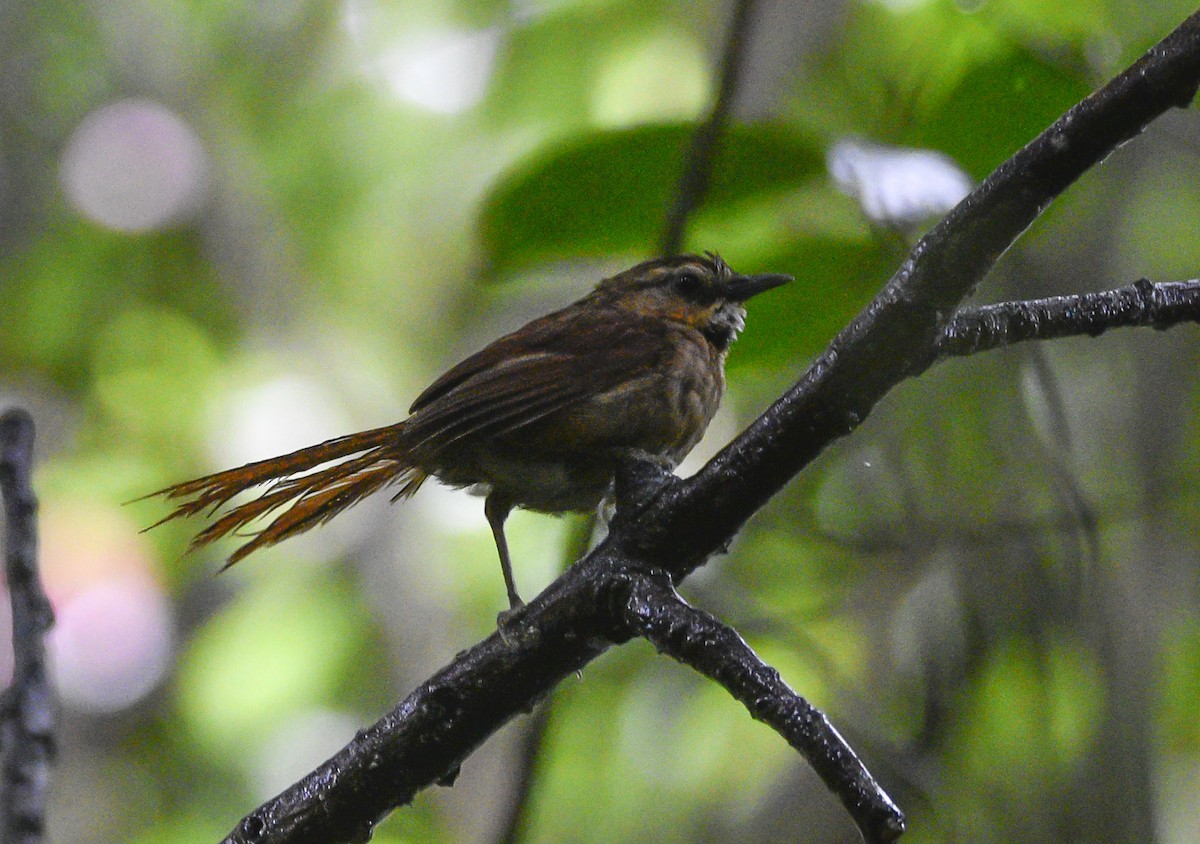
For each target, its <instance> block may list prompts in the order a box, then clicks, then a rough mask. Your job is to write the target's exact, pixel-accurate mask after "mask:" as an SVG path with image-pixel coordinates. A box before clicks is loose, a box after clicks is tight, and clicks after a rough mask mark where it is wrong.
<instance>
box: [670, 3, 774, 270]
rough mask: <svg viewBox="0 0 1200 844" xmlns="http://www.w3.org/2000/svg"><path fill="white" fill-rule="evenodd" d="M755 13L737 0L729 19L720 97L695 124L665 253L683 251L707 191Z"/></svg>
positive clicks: (676, 194)
mask: <svg viewBox="0 0 1200 844" xmlns="http://www.w3.org/2000/svg"><path fill="white" fill-rule="evenodd" d="M753 16H754V0H737V1H736V2H735V3H734V7H733V20H731V21H730V23H729V36H728V37H727V38H726V39H725V51H724V54H723V55H722V56H721V70H720V80H721V81H720V83H719V85H720V87H719V88H718V89H717V99H716V101H715V102H714V103H713V108H712V112H711V113H710V114H709V115H708V119H707V120H705V121H704V122H703V123H701V124H700V125H699V126H698V127H696V131H695V132H694V133H693V134H692V145H691V147H689V148H688V153H687V157H686V158H685V159H684V164H683V174H682V175H681V176H680V177H679V186H678V187H677V188H676V190H675V203H674V204H673V205H672V206H671V210H670V211H669V212H668V214H667V227H666V230H665V231H664V232H663V239H662V254H663V255H675V254H678V253H679V252H680V251H682V249H683V235H684V232H685V231H686V229H687V222H688V218H689V217H691V215H692V212H693V211H695V210H696V209H697V208H699V207H700V204H701V203H702V202H704V197H705V196H706V195H707V194H708V183H709V178H710V177H711V176H712V165H713V159H714V158H715V156H716V152H717V143H718V141H720V139H721V135H722V134H723V133H724V131H725V125H726V124H727V123H728V122H729V111H730V109H731V108H732V107H733V97H734V94H736V93H737V87H738V81H739V80H740V79H741V76H742V68H743V67H744V66H745V57H746V43H745V42H746V33H747V32H748V31H749V29H750V21H751V19H752V18H753Z"/></svg>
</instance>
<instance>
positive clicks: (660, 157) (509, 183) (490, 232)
mask: <svg viewBox="0 0 1200 844" xmlns="http://www.w3.org/2000/svg"><path fill="white" fill-rule="evenodd" d="M693 131H694V128H693V127H692V126H689V125H681V124H676V125H655V126H640V127H637V128H634V129H626V130H620V131H611V132H599V133H592V134H588V135H585V136H583V137H581V138H575V139H572V140H571V141H568V142H567V143H565V144H561V145H558V146H555V147H552V148H551V149H548V150H545V151H543V152H541V153H538V154H536V155H535V156H533V157H532V158H530V159H529V160H527V161H526V162H524V164H522V165H521V166H519V167H518V168H517V169H515V170H514V171H513V172H511V173H510V174H509V175H508V176H507V177H505V178H503V179H502V180H501V181H500V183H499V184H498V186H497V187H496V189H495V191H494V192H493V193H492V195H491V196H490V197H489V198H488V199H487V201H486V202H485V204H484V207H483V211H482V214H481V222H480V231H481V237H482V241H483V249H484V255H485V258H486V260H487V264H488V267H489V269H490V270H491V271H492V272H493V273H495V274H502V273H505V272H511V271H514V270H517V269H520V268H522V267H527V266H530V265H533V264H536V263H540V262H544V261H553V260H561V259H565V258H575V257H581V256H598V255H614V254H634V255H638V256H643V257H644V256H648V255H650V254H652V253H654V252H655V248H656V243H657V241H658V238H659V237H660V235H661V232H662V229H663V225H664V220H665V219H666V214H667V211H668V209H669V208H670V204H671V201H672V198H673V196H674V192H675V188H676V183H677V182H678V179H679V173H680V170H681V168H682V166H683V160H684V153H685V151H686V149H687V146H688V144H689V143H690V140H691V136H692V132H693ZM821 168H822V159H821V156H820V152H819V150H818V149H816V148H815V146H814V145H813V144H812V143H811V142H809V141H808V140H807V139H805V138H803V137H802V136H800V135H798V134H797V133H795V132H792V131H790V130H788V129H785V128H783V127H778V126H752V127H733V129H732V130H731V131H730V132H729V133H728V135H727V136H726V138H725V139H724V142H723V143H722V145H721V149H720V152H719V155H718V159H717V162H716V165H715V167H714V170H713V174H712V182H711V188H710V192H709V197H708V203H707V205H706V210H707V212H708V213H713V214H715V213H718V212H717V211H716V210H714V209H716V208H719V206H721V205H724V204H732V203H734V202H737V201H740V200H745V199H747V198H748V197H752V196H754V195H755V194H757V193H759V192H762V191H768V190H769V191H772V192H779V191H782V190H786V189H787V188H788V187H789V186H793V187H797V188H798V187H799V186H800V185H801V184H802V183H803V182H804V181H805V180H806V179H809V178H810V177H812V176H813V175H814V174H815V173H818V172H820V170H821ZM705 248H713V249H720V248H721V244H719V243H718V244H711V245H708V246H706V247H705Z"/></svg>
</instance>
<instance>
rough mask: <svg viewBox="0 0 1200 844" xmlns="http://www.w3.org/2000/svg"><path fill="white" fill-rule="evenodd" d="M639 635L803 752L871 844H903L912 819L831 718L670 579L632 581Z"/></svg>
mask: <svg viewBox="0 0 1200 844" xmlns="http://www.w3.org/2000/svg"><path fill="white" fill-rule="evenodd" d="M625 612H626V616H627V618H628V622H629V625H630V630H631V632H633V633H635V634H636V635H639V636H642V637H644V638H646V639H647V640H649V641H650V643H651V644H653V645H654V646H655V647H656V648H658V649H659V651H661V652H663V653H665V654H668V655H669V656H671V657H674V658H675V659H677V660H679V661H680V662H682V663H684V664H685V665H689V666H691V667H692V668H694V669H696V670H697V671H699V672H700V673H701V674H703V675H704V676H706V677H709V678H711V679H713V680H715V681H716V682H718V683H720V684H721V685H722V686H723V687H724V688H725V689H726V690H727V691H728V692H729V693H730V694H731V695H733V697H734V698H735V699H737V700H738V701H739V702H741V703H742V705H743V706H745V707H746V709H747V710H748V711H749V712H750V715H751V716H753V717H754V718H755V719H756V720H758V721H762V722H763V723H764V724H767V725H768V726H770V727H771V728H772V729H774V730H775V732H777V733H779V734H780V735H781V736H783V738H785V739H786V740H787V742H788V744H790V745H791V746H792V747H794V748H795V749H796V750H798V751H800V753H802V754H803V755H804V758H805V759H807V760H808V763H809V764H810V765H812V767H813V770H815V771H816V772H817V774H818V775H819V776H820V777H821V779H822V780H824V781H825V784H826V785H827V786H829V789H830V790H831V791H832V792H833V793H834V794H836V795H837V796H838V798H839V799H840V800H841V801H842V803H843V804H844V805H845V806H846V808H847V809H848V810H849V812H850V815H851V816H852V817H853V818H854V821H855V823H857V824H858V827H859V831H860V832H861V833H862V835H863V838H864V840H865V841H866V842H867V844H884V842H888V841H895V840H896V839H897V838H899V837H900V835H901V833H903V832H904V816H903V815H902V814H901V813H900V810H899V809H897V808H896V804H894V803H893V802H892V800H891V798H889V797H888V796H887V794H886V793H884V791H883V789H882V788H880V787H879V784H878V783H877V782H875V779H874V778H873V777H872V776H871V774H870V773H869V772H868V771H867V769H866V768H865V767H863V764H862V762H860V761H859V759H858V756H857V755H856V754H855V753H854V751H853V750H852V749H851V748H850V746H849V745H848V744H846V741H845V740H844V739H843V738H842V737H841V736H840V735H838V732H837V730H835V729H834V728H833V725H832V724H830V723H829V721H828V720H827V719H826V718H825V716H824V715H823V714H822V713H821V712H820V711H819V710H818V709H816V708H815V707H814V706H813V705H812V704H810V703H809V702H808V701H807V700H805V699H804V698H803V697H801V696H800V695H798V694H796V692H794V691H793V690H792V689H791V687H789V686H788V685H787V683H785V682H783V680H782V679H780V677H779V672H778V671H776V670H775V669H774V668H771V667H770V666H769V665H767V664H766V663H764V662H763V661H762V660H761V659H759V657H758V655H757V654H756V653H754V651H753V650H752V649H751V648H750V646H749V645H747V644H746V642H745V641H744V640H743V639H742V637H741V636H739V635H738V633H737V631H736V630H734V629H733V628H732V627H729V626H728V625H726V624H723V623H721V622H720V621H718V620H717V619H716V618H714V617H713V616H712V615H710V614H708V613H706V612H703V611H702V610H698V609H696V608H695V607H692V606H690V605H689V604H688V603H687V602H686V601H684V600H683V598H681V597H680V596H679V593H677V592H676V591H675V588H674V587H673V586H672V585H671V583H670V580H669V578H668V577H667V576H666V575H665V574H658V575H655V574H653V573H652V574H650V575H643V576H641V577H638V578H631V579H630V581H629V599H628V602H627V604H626V606H625Z"/></svg>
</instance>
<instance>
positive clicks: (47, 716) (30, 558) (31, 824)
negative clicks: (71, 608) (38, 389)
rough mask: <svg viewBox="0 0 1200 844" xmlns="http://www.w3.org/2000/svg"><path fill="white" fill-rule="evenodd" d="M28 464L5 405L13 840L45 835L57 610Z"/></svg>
mask: <svg viewBox="0 0 1200 844" xmlns="http://www.w3.org/2000/svg"><path fill="white" fill-rule="evenodd" d="M32 464H33V420H32V419H31V418H30V417H29V414H28V413H26V412H25V411H23V410H10V411H8V412H7V413H5V414H4V415H3V416H0V494H2V495H3V497H4V543H5V578H6V581H7V583H8V592H9V598H10V600H11V601H12V629H13V680H12V685H11V686H9V687H8V688H7V689H6V690H5V692H4V697H3V699H2V701H0V707H2V709H3V713H2V717H3V724H2V726H0V736H2V740H3V764H4V778H3V783H2V787H3V790H4V793H3V799H0V840H3V841H9V842H13V844H37V842H40V841H43V840H44V836H45V829H46V801H47V798H48V797H49V794H50V765H51V762H52V761H53V758H54V696H53V694H52V693H51V691H50V683H49V681H48V680H47V679H46V658H45V648H44V644H43V639H44V636H45V633H46V631H47V630H49V629H50V627H51V625H53V623H54V614H53V612H52V611H51V609H50V601H49V600H48V599H47V598H46V593H45V592H44V591H42V585H41V581H40V580H39V579H38V567H37V499H36V498H34V495H33V487H32V485H31V483H30V476H31V473H32Z"/></svg>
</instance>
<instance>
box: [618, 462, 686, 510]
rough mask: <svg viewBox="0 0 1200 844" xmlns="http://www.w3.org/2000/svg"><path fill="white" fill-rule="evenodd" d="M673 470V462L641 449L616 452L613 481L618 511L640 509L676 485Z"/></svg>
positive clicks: (677, 479)
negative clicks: (615, 469) (615, 468)
mask: <svg viewBox="0 0 1200 844" xmlns="http://www.w3.org/2000/svg"><path fill="white" fill-rule="evenodd" d="M674 468H675V463H674V461H672V460H671V459H670V458H667V457H664V456H663V455H661V454H652V453H651V452H648V451H646V450H644V449H640V448H629V449H618V450H617V471H616V476H615V478H614V481H613V494H614V497H615V499H616V505H617V509H618V510H637V509H640V508H641V507H643V506H644V505H646V504H648V503H649V502H650V501H651V500H653V499H654V498H655V497H657V496H658V495H659V494H661V493H662V492H664V491H666V490H667V489H669V488H670V487H672V486H674V485H675V484H677V483H679V478H677V477H676V476H675V474H674V472H672V469H674Z"/></svg>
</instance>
